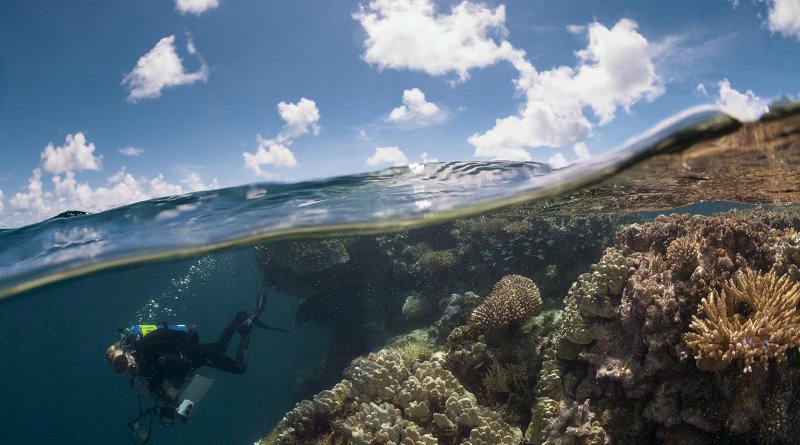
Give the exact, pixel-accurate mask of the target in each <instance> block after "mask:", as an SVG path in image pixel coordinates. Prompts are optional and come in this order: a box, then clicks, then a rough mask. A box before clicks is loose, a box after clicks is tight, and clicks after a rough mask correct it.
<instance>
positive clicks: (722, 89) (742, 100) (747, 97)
mask: <svg viewBox="0 0 800 445" xmlns="http://www.w3.org/2000/svg"><path fill="white" fill-rule="evenodd" d="M717 87H719V93H718V94H717V96H716V97H714V102H715V103H716V104H717V106H718V107H720V108H721V109H722V111H724V112H725V113H727V114H729V115H731V116H733V117H735V118H736V119H738V120H740V121H743V122H749V121H756V120H758V119H759V118H761V116H762V115H763V114H764V113H766V112H768V111H769V106H768V105H767V101H766V100H764V99H762V98H760V97H758V96H757V95H756V94H755V93H753V91H752V90H747V91H745V92H744V93H742V92H740V91H737V90H736V89H734V88H733V87H731V83H730V81H728V79H722V80H721V81H719V82H717ZM697 91H699V92H700V93H702V94H703V95H705V96H709V94H708V91H707V90H706V87H705V86H704V85H703V84H702V83H701V84H699V85H697Z"/></svg>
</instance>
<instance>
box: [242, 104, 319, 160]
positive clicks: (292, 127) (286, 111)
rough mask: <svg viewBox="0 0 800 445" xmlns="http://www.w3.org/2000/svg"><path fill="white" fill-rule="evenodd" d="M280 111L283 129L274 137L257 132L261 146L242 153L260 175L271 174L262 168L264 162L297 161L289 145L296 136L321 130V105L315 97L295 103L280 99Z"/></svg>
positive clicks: (257, 138)
mask: <svg viewBox="0 0 800 445" xmlns="http://www.w3.org/2000/svg"><path fill="white" fill-rule="evenodd" d="M278 113H279V114H280V115H281V118H282V119H283V120H284V122H285V123H284V125H283V130H282V131H281V132H280V133H278V135H277V136H276V137H275V138H274V139H265V138H262V137H261V136H260V135H259V136H257V137H256V140H257V141H258V149H257V150H256V151H255V153H250V152H244V153H242V157H243V158H244V167H245V168H246V169H248V170H250V171H252V172H253V173H254V174H256V175H258V176H270V175H269V173H268V172H266V171H264V170H263V169H262V168H261V167H262V166H264V165H274V166H281V167H293V166H295V165H297V158H295V156H294V153H292V150H291V149H290V148H289V147H290V146H291V145H292V143H293V142H294V139H295V138H297V137H299V136H302V135H304V134H308V133H309V132H310V133H313V134H314V135H318V134H319V125H318V122H319V118H320V115H319V108H317V104H316V102H314V101H313V100H310V99H306V98H305V97H303V98H301V99H300V100H299V101H298V102H297V103H295V104H292V103H286V102H281V103H279V104H278Z"/></svg>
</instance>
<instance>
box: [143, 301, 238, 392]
mask: <svg viewBox="0 0 800 445" xmlns="http://www.w3.org/2000/svg"><path fill="white" fill-rule="evenodd" d="M246 317H247V314H245V313H243V312H240V313H239V314H237V316H236V318H234V319H233V321H231V322H230V324H228V326H227V327H226V328H225V329H224V330H223V331H222V332H221V333H220V335H219V338H218V339H217V341H216V342H215V343H199V342H198V335H197V328H196V327H195V326H194V325H188V327H189V333H188V334H187V333H186V332H184V331H175V330H171V329H158V330H156V331H154V332H151V333H149V334H148V335H146V336H144V337H142V338H141V339H139V340H138V341H136V342H135V343H134V344H133V347H132V349H133V355H134V356H135V357H136V362H137V364H138V365H139V367H140V369H139V376H141V377H142V378H143V379H145V380H146V381H147V388H148V389H149V390H150V391H151V393H152V394H153V396H154V397H155V398H156V399H157V400H161V401H166V402H170V400H169V398H168V397H166V394H165V391H164V386H163V385H164V380H167V381H169V382H170V384H171V385H172V387H173V388H175V389H179V388H180V387H181V386H182V385H183V383H184V382H185V380H186V378H187V377H188V376H189V375H191V374H192V373H193V372H194V371H195V370H196V369H198V368H200V367H203V366H211V367H212V368H216V369H219V370H220V371H225V372H231V373H234V374H242V373H244V372H245V371H246V370H247V349H248V347H249V345H250V330H249V329H242V330H240V334H241V340H240V341H239V348H238V349H237V351H236V358H235V359H234V358H231V357H228V356H227V355H225V352H226V351H227V350H228V345H229V344H230V342H231V338H232V337H233V334H234V333H235V332H236V330H237V328H238V327H239V326H240V325H241V324H242V322H243V321H244V320H245V319H246Z"/></svg>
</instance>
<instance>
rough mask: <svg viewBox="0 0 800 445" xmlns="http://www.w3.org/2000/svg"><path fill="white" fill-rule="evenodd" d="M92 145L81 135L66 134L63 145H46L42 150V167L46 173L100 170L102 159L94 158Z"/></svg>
mask: <svg viewBox="0 0 800 445" xmlns="http://www.w3.org/2000/svg"><path fill="white" fill-rule="evenodd" d="M94 149H95V147H94V144H92V143H88V144H87V143H86V136H84V135H83V133H80V132H79V133H75V136H73V135H71V134H68V135H67V139H66V141H65V142H64V145H62V146H59V147H55V146H53V144H47V147H45V148H44V150H42V154H41V158H42V166H43V167H44V169H45V171H47V172H48V173H64V172H76V171H81V170H100V166H101V164H102V157H97V156H95V155H94V154H93V153H94Z"/></svg>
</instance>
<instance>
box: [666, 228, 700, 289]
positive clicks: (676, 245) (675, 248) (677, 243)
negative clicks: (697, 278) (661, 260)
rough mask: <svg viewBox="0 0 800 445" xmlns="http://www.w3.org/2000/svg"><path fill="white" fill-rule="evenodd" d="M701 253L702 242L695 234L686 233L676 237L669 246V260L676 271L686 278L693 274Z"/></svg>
mask: <svg viewBox="0 0 800 445" xmlns="http://www.w3.org/2000/svg"><path fill="white" fill-rule="evenodd" d="M699 253H700V243H698V242H697V239H696V238H695V237H694V236H691V235H686V236H682V237H680V238H676V239H675V240H674V241H672V242H671V243H670V244H669V247H667V261H669V263H670V265H672V266H673V268H674V269H675V271H676V272H678V273H679V274H680V275H682V276H683V277H684V278H685V277H688V276H689V275H691V274H692V272H693V271H694V269H695V268H696V267H697V264H698V259H697V256H698V254H699Z"/></svg>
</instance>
